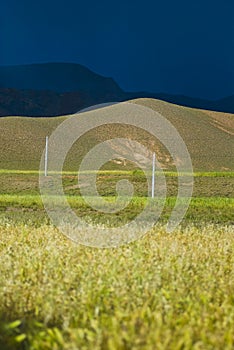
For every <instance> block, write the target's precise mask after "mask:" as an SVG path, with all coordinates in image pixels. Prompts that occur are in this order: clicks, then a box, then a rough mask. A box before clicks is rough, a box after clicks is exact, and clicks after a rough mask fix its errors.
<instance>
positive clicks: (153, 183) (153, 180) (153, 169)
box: [152, 153, 155, 198]
mask: <svg viewBox="0 0 234 350" xmlns="http://www.w3.org/2000/svg"><path fill="white" fill-rule="evenodd" d="M154 187H155V153H153V164H152V198H154Z"/></svg>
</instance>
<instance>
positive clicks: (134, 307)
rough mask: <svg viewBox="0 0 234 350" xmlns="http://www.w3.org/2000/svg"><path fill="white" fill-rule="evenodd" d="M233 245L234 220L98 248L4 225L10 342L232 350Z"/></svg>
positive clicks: (6, 343) (6, 342)
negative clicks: (229, 222)
mask: <svg viewBox="0 0 234 350" xmlns="http://www.w3.org/2000/svg"><path fill="white" fill-rule="evenodd" d="M233 248H234V235H233V229H232V228H231V227H230V226H225V225H208V224H207V225H206V226H204V227H203V228H202V229H201V228H196V227H194V226H192V225H189V226H187V228H184V229H181V228H178V229H177V230H176V231H175V232H174V233H173V234H168V233H166V231H165V229H164V227H163V226H159V225H158V226H156V227H155V228H154V229H153V230H152V231H151V232H150V233H149V234H148V235H146V236H145V237H144V238H142V239H141V240H138V241H136V242H134V243H131V244H129V245H126V246H122V247H120V248H113V249H95V248H87V247H83V246H78V245H76V244H74V243H72V242H71V241H69V240H67V239H66V238H65V237H64V236H63V235H61V234H60V233H59V232H58V231H57V230H56V229H55V228H53V227H52V226H41V227H39V228H34V229H32V227H29V226H27V225H21V226H20V225H18V226H14V225H11V224H7V223H5V224H2V225H1V228H0V253H1V256H0V258H1V263H0V269H1V274H0V298H1V307H0V313H1V321H0V328H1V332H0V334H1V335H0V343H1V349H45V350H47V349H48V350H49V349H67V350H73V349H74V350H75V349H87V350H89V349H92V350H97V349H100V350H107V349H108V350H109V349H111V350H112V349H129V350H130V349H131V350H134V349H139V350H141V349H143V350H144V349H147V350H150V349H152V350H155V349H165V350H166V349H173V350H177V349H196V350H198V349H204V350H208V349H210V350H214V349H220V350H221V349H230V350H232V349H233V348H234V332H233V326H234V293H233V290H234V271H233V266H234V255H233Z"/></svg>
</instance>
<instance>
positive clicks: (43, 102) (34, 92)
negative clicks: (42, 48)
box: [0, 63, 234, 116]
mask: <svg viewBox="0 0 234 350" xmlns="http://www.w3.org/2000/svg"><path fill="white" fill-rule="evenodd" d="M139 97H151V98H156V99H160V100H164V101H167V102H171V103H174V104H179V105H182V106H188V107H193V108H201V109H209V110H215V111H221V112H228V113H234V96H229V97H226V98H224V99H220V100H217V101H207V100H202V99H197V98H192V97H187V96H183V95H171V94H163V93H149V92H125V91H123V90H122V89H121V88H120V87H119V86H118V84H117V83H116V82H115V81H114V80H113V79H112V78H106V77H103V76H101V75H99V74H96V73H94V72H92V71H90V70H89V69H87V68H86V67H84V66H82V65H79V64H71V63H46V64H32V65H22V66H2V67H0V116H11V115H19V116H57V115H65V114H72V113H75V112H77V111H79V110H81V109H83V108H86V107H89V106H92V105H96V104H100V103H105V102H118V101H125V100H129V99H134V98H139Z"/></svg>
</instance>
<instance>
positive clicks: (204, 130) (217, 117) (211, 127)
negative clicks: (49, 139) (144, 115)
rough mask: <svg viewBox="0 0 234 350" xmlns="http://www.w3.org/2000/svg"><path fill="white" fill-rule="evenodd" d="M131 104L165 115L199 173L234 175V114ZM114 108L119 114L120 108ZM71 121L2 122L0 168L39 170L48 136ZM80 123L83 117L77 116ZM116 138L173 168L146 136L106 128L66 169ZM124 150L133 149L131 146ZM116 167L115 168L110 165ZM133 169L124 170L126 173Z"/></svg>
mask: <svg viewBox="0 0 234 350" xmlns="http://www.w3.org/2000/svg"><path fill="white" fill-rule="evenodd" d="M131 103H135V104H140V105H143V106H147V107H149V108H151V109H153V110H155V111H158V112H159V113H161V114H162V115H163V116H164V117H166V118H167V119H168V120H169V121H170V122H171V123H172V124H173V125H174V126H175V127H176V128H177V130H178V132H179V133H180V134H181V136H182V138H183V139H184V141H185V143H186V144H187V147H188V150H189V152H190V155H191V158H192V162H193V166H194V170H195V171H200V170H203V171H233V170H234V161H233V155H234V114H226V113H218V112H212V111H206V110H198V109H192V108H187V107H181V106H178V105H174V104H171V103H167V102H163V101H160V100H155V99H137V100H132V101H131ZM111 108H118V105H115V106H112V107H111ZM66 118H69V116H63V117H55V118H24V117H14V116H11V117H5V118H1V119H0V133H1V139H0V149H1V154H0V168H1V169H19V170H37V169H38V168H39V162H40V158H41V154H42V151H43V149H44V145H45V137H46V135H50V134H51V133H52V131H53V130H55V128H56V127H57V126H58V125H59V124H60V123H61V122H62V121H63V120H65V119H66ZM77 118H79V114H77ZM115 137H123V138H128V139H132V140H136V141H138V142H141V143H142V144H143V145H145V146H146V147H150V149H151V150H154V151H156V153H157V156H158V158H159V160H160V162H161V164H162V166H163V168H164V169H167V170H170V169H173V168H174V164H173V161H172V159H171V158H170V155H169V154H168V152H167V150H166V149H165V147H163V146H162V145H161V144H160V143H159V141H158V140H155V139H154V138H153V137H152V136H151V135H149V134H147V133H146V132H144V131H142V130H139V129H136V128H134V127H130V126H129V127H128V126H127V127H126V126H120V125H105V126H103V127H99V128H97V129H94V130H93V131H89V132H88V133H87V134H86V135H84V136H82V138H81V139H80V140H79V141H77V142H76V143H75V144H74V146H73V147H72V149H71V150H70V152H69V153H68V156H67V159H66V163H65V169H66V170H77V169H78V164H79V162H80V160H81V159H82V158H83V156H84V155H85V154H86V152H87V151H88V150H89V149H90V148H92V147H93V146H94V145H95V144H97V143H99V142H101V141H104V140H107V139H110V138H115ZM125 146H126V147H130V146H129V145H128V144H127V143H126V145H125ZM112 166H113V167H114V166H115V165H114V164H112ZM128 166H129V164H127V165H126V166H125V167H124V166H123V165H122V168H123V169H124V168H125V169H127V168H128Z"/></svg>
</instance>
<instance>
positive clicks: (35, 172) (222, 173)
mask: <svg viewBox="0 0 234 350" xmlns="http://www.w3.org/2000/svg"><path fill="white" fill-rule="evenodd" d="M134 172H136V174H138V175H143V174H144V173H143V171H140V170H122V171H121V170H89V171H80V172H78V171H77V172H76V171H63V172H62V174H63V175H74V176H77V175H78V173H80V174H100V175H111V174H114V175H124V174H126V175H131V174H133V173H134ZM39 173H40V172H39V170H8V169H0V174H9V175H11V174H16V175H17V174H19V175H21V174H22V175H27V174H28V175H39ZM54 174H58V172H53V171H51V172H49V174H48V175H54ZM42 175H43V172H42ZM157 175H158V176H160V175H161V174H160V172H157ZM162 175H164V176H169V177H170V176H172V177H177V176H194V177H234V172H233V171H220V172H217V171H212V172H194V173H188V172H183V173H180V172H179V173H177V172H175V171H164V172H163V173H162Z"/></svg>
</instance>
